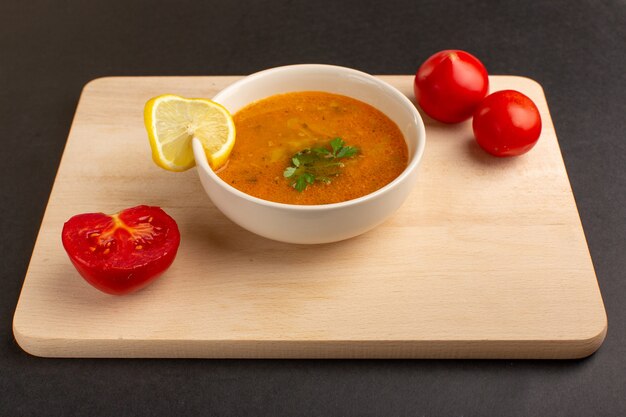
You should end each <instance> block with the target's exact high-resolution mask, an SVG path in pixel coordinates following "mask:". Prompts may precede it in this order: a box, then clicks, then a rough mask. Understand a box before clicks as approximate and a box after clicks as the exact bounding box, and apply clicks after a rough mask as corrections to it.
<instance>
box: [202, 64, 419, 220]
mask: <svg viewBox="0 0 626 417" xmlns="http://www.w3.org/2000/svg"><path fill="white" fill-rule="evenodd" d="M306 70H309V71H316V70H317V71H320V70H321V71H325V72H341V73H344V74H352V75H355V76H358V77H363V78H366V79H368V80H370V81H373V82H374V83H376V84H378V85H379V86H381V87H382V88H384V89H385V90H387V91H388V92H389V93H391V94H392V95H393V96H394V97H395V98H396V99H398V100H399V101H400V102H403V103H404V104H405V105H406V106H408V108H410V109H411V112H412V113H413V116H414V118H415V120H416V121H417V147H416V149H415V156H414V157H413V159H412V160H411V161H410V162H409V164H408V165H407V166H406V168H404V170H403V171H402V172H401V173H400V175H398V176H397V177H396V178H394V179H393V180H392V181H391V182H389V183H387V184H385V185H384V186H383V187H381V188H379V189H378V190H376V191H373V192H371V193H369V194H366V195H364V196H361V197H358V198H353V199H351V200H346V201H341V202H338V203H330V204H288V203H278V202H275V201H270V200H264V199H262V198H259V197H255V196H252V195H250V194H246V193H244V192H243V191H241V190H238V189H237V188H235V187H233V186H232V185H230V184H228V183H227V182H225V181H224V180H223V179H221V178H220V177H219V176H218V175H217V174H216V173H215V171H213V169H212V168H211V167H210V166H209V162H208V160H207V158H206V154H205V153H204V149H203V148H202V144H201V143H200V141H199V140H198V139H196V138H193V140H192V147H193V152H194V157H195V160H196V167H197V168H196V169H202V170H203V171H205V172H206V173H207V175H208V176H209V177H211V178H212V179H213V180H214V182H216V183H217V184H218V185H219V186H220V187H221V188H222V189H224V190H225V191H227V192H229V193H232V194H234V195H236V196H238V197H240V198H243V199H245V200H248V201H249V202H252V203H255V204H259V205H262V206H266V207H271V208H277V209H289V210H295V211H326V210H333V209H338V208H345V207H350V206H353V205H358V204H361V203H363V202H365V201H368V200H373V199H376V198H378V197H380V196H382V195H384V194H387V193H388V192H390V191H391V190H392V189H393V188H395V187H396V185H397V184H398V183H401V182H403V181H404V180H405V178H406V177H408V176H409V175H410V174H411V173H412V172H413V171H415V170H416V169H417V167H418V166H419V164H420V162H421V160H422V157H423V155H424V149H425V147H426V129H425V127H424V121H423V119H422V117H421V115H420V114H419V112H418V111H417V108H416V107H415V105H414V104H413V103H412V102H411V100H409V99H408V97H407V96H405V95H404V94H402V93H401V92H400V91H399V90H398V89H397V88H395V87H393V86H392V85H390V84H389V83H387V82H385V81H383V80H381V79H379V78H377V77H375V76H373V75H371V74H368V73H366V72H363V71H359V70H356V69H353V68H348V67H342V66H338V65H328V64H295V65H285V66H280V67H274V68H268V69H265V70H262V71H259V72H255V73H253V74H250V75H248V76H245V77H244V78H242V79H240V80H238V81H235V82H234V83H232V84H230V85H228V86H227V87H225V88H224V89H222V90H221V91H220V92H219V93H217V94H216V95H215V96H213V100H214V101H216V102H218V103H219V102H220V101H219V98H220V96H221V95H223V94H225V93H227V92H228V91H229V90H232V89H236V88H240V87H242V86H245V85H246V84H249V83H252V82H257V79H259V78H261V79H262V78H263V77H266V76H268V75H272V74H275V73H280V72H292V71H306ZM316 91H324V90H316ZM277 94H278V93H277ZM344 95H345V94H344ZM268 97H269V96H268ZM379 111H380V110H379ZM387 117H389V116H387ZM405 141H406V139H405ZM198 155H200V157H198Z"/></svg>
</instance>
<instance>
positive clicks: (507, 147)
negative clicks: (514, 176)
mask: <svg viewBox="0 0 626 417" xmlns="http://www.w3.org/2000/svg"><path fill="white" fill-rule="evenodd" d="M472 127H473V129H474V137H475V138H476V142H478V144H479V145H480V147H481V148H483V149H484V150H485V151H487V152H489V153H490V154H492V155H495V156H501V157H505V156H517V155H521V154H524V153H526V152H528V151H529V150H531V149H532V148H533V147H534V146H535V144H536V143H537V141H538V140H539V136H540V135H541V116H540V114H539V110H538V109H537V106H536V105H535V103H534V102H533V101H532V100H531V99H530V98H528V97H527V96H525V95H524V94H522V93H520V92H519V91H515V90H503V91H497V92H495V93H493V94H490V95H489V96H487V97H486V98H485V100H483V102H482V103H481V104H480V106H479V107H478V108H477V109H476V112H475V113H474V119H473V121H472Z"/></svg>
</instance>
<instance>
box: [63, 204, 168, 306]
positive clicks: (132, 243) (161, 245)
mask: <svg viewBox="0 0 626 417" xmlns="http://www.w3.org/2000/svg"><path fill="white" fill-rule="evenodd" d="M62 241H63V247H64V248H65V251H66V252H67V254H68V255H69V258H70V260H71V261H72V263H73V264H74V266H75V267H76V269H77V270H78V272H79V273H80V275H81V276H82V277H83V278H85V280H86V281H87V282H88V283H90V284H91V285H93V286H94V287H96V288H97V289H99V290H101V291H104V292H106V293H109V294H116V295H120V294H127V293H130V292H133V291H136V290H138V289H140V288H143V287H145V286H146V285H147V284H149V283H150V282H152V281H153V280H154V279H156V278H157V277H158V276H159V275H161V274H162V273H163V272H164V271H165V270H166V269H167V268H169V266H170V265H171V264H172V262H173V261H174V258H175V257H176V253H177V251H178V246H179V244H180V232H179V231H178V226H177V225H176V222H175V221H174V219H172V218H171V217H170V216H169V215H167V213H165V211H163V210H162V209H161V208H159V207H150V206H137V207H133V208H129V209H126V210H123V211H121V212H119V213H117V214H113V215H107V214H104V213H86V214H79V215H76V216H74V217H72V218H71V219H69V220H68V221H67V222H66V223H65V225H64V226H63V232H62Z"/></svg>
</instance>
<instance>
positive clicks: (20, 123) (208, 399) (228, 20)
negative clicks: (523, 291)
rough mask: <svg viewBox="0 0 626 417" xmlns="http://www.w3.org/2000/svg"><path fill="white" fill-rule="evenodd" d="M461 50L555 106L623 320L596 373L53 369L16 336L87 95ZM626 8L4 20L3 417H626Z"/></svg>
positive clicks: (160, 6)
mask: <svg viewBox="0 0 626 417" xmlns="http://www.w3.org/2000/svg"><path fill="white" fill-rule="evenodd" d="M449 48H458V49H464V50H467V51H470V52H472V53H474V54H475V55H477V56H478V57H480V58H481V59H482V61H483V62H484V63H485V65H486V67H487V68H488V70H489V72H490V73H491V74H515V75H524V76H528V77H530V78H533V79H535V80H537V81H538V82H539V83H541V84H542V85H543V87H544V89H545V92H546V96H547V99H548V104H549V106H550V109H551V114H552V117H553V121H554V125H555V127H556V131H557V135H558V137H559V141H560V145H561V149H562V152H563V157H564V159H565V164H566V167H567V170H568V174H569V178H570V181H571V184H572V188H573V191H574V195H575V197H576V201H577V204H578V209H579V212H580V216H581V219H582V223H583V226H584V230H585V233H586V236H587V240H588V244H589V249H590V251H591V256H592V258H593V262H594V265H595V268H596V272H597V277H598V281H599V284H600V288H601V290H602V294H603V297H604V301H605V305H606V310H607V314H608V319H609V331H608V336H607V338H606V341H605V343H604V345H603V346H602V347H601V348H600V350H599V351H598V352H597V353H596V354H595V355H593V356H591V357H589V358H587V359H584V360H578V361H423V360H401V361H374V360H371V361H370V360H360V361H342V360H332V361H318V360H314V361H313V360H300V361H298V360H288V361H278V360H272V361H270V360H228V361H225V360H171V359H162V360H118V359H100V360H91V359H43V358H36V357H32V356H29V355H28V354H26V353H24V352H23V351H22V350H21V349H20V348H19V346H18V345H17V344H16V343H15V340H14V339H13V334H12V330H11V322H12V317H13V312H14V310H15V306H16V302H17V299H18V297H19V292H20V288H21V286H22V282H23V278H24V275H25V273H26V268H27V265H28V261H29V258H30V254H31V252H32V249H33V246H34V242H35V238H36V235H37V231H38V228H39V224H40V222H41V219H42V216H43V213H44V210H45V207H46V201H47V199H48V196H49V193H50V190H51V187H52V183H53V180H54V175H55V172H56V170H57V168H58V165H59V161H60V158H61V154H62V152H63V147H64V144H65V140H66V137H67V133H68V130H69V127H70V123H71V121H72V116H73V113H74V110H75V108H76V104H77V100H78V97H79V94H80V91H81V88H82V87H83V85H84V84H85V83H86V82H88V81H89V80H91V79H93V78H96V77H101V76H107V75H223V74H248V73H251V72H255V71H257V70H261V69H264V68H268V67H273V66H277V65H284V64H292V63H313V62H315V63H331V64H337V65H344V66H349V67H353V68H357V69H360V70H363V71H366V72H369V73H373V74H411V73H414V71H415V70H416V68H417V67H418V66H419V64H420V63H421V62H422V61H423V60H424V59H426V58H427V57H428V56H429V55H430V54H432V53H434V52H435V51H438V50H441V49H449ZM624 68H626V2H624V0H605V1H602V0H598V1H590V0H587V1H577V2H569V1H546V2H544V1H536V2H531V3H528V2H508V3H507V2H496V1H493V2H490V1H486V0H483V1H459V2H457V3H446V2H443V1H435V0H431V1H424V2H416V1H412V0H405V1H395V0H387V1H382V2H372V4H369V5H366V4H365V3H362V2H358V1H341V0H334V1H325V0H324V1H300V2H298V1H290V0H276V1H256V2H253V1H241V0H237V1H226V0H222V1H216V0H209V1H206V0H205V1H201V0H196V1H177V2H173V1H172V2H156V1H152V2H149V1H91V2H80V1H52V0H49V1H42V0H32V1H28V2H19V1H17V0H8V1H3V2H1V3H0V141H1V142H0V143H2V158H1V162H0V170H1V172H2V173H1V175H0V181H1V184H2V202H1V203H0V208H1V212H0V221H1V222H2V235H3V239H0V247H1V253H2V257H1V259H2V260H1V262H2V270H1V272H2V277H1V279H0V338H1V342H0V415H2V416H21V415H24V416H31V415H46V416H56V415H72V416H78V415H89V416H96V415H115V416H126V415H128V416H139V415H164V416H173V415H189V414H198V415H255V414H256V415H272V416H278V415H296V414H302V415H386V416H390V415H417V416H487V415H497V416H504V415H508V416H594V415H597V416H619V415H626V384H625V381H626V360H625V359H626V347H625V345H624V342H626V307H625V306H624V301H623V300H624V294H625V293H626V283H625V282H624V270H625V269H626V256H625V255H626V208H625V207H626V174H625V173H626V134H625V132H626V99H625V98H624V95H625V94H626V75H625V74H626V72H625V71H624Z"/></svg>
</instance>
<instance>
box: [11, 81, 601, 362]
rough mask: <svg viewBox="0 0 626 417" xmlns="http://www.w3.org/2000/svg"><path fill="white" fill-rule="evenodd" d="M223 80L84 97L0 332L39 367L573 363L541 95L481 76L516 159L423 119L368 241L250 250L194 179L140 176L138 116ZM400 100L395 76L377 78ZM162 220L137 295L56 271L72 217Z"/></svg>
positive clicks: (571, 274) (579, 284) (578, 348)
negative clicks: (100, 214) (162, 241)
mask: <svg viewBox="0 0 626 417" xmlns="http://www.w3.org/2000/svg"><path fill="white" fill-rule="evenodd" d="M239 78H240V77H236V76H224V77H217V76H215V77H112V78H101V79H97V80H94V81H92V82H90V83H89V84H87V86H86V87H85V89H84V91H83V93H82V95H81V98H80V102H79V105H78V109H77V111H76V116H75V118H74V122H73V124H72V128H71V131H70V134H69V138H68V141H67V146H66V148H65V153H64V155H63V159H62V161H61V166H60V168H59V171H58V174H57V177H56V181H55V183H54V187H53V190H52V194H51V196H50V200H49V203H48V207H47V209H46V213H45V216H44V219H43V222H42V224H41V229H40V231H39V236H38V238H37V242H36V245H35V248H34V251H33V255H32V259H31V262H30V266H29V268H28V272H27V274H26V278H25V280H24V286H23V289H22V293H21V296H20V299H19V302H18V305H17V310H16V312H15V317H14V322H13V330H14V334H15V338H16V340H17V342H18V343H19V344H20V346H21V347H22V348H23V349H24V350H26V351H27V352H29V353H31V354H33V355H38V356H51V357H199V358H578V357H584V356H587V355H590V354H591V353H593V352H594V351H595V350H596V349H598V347H599V346H600V345H601V344H602V342H603V340H604V336H605V334H606V326H607V321H606V314H605V311H604V306H603V303H602V298H601V295H600V292H599V289H598V283H597V280H596V276H595V273H594V269H593V265H592V262H591V258H590V256H589V251H588V248H587V244H586V241H585V236H584V233H583V229H582V226H581V222H580V219H579V216H578V212H577V209H576V204H575V202H574V198H573V195H572V191H571V188H570V184H569V181H568V178H567V174H566V171H565V167H564V164H563V159H562V157H561V153H560V150H559V145H558V142H557V138H556V135H555V131H554V127H553V125H552V122H551V119H550V114H549V112H548V107H547V104H546V99H545V97H544V94H543V91H542V88H541V86H540V85H539V84H537V83H536V82H534V81H532V80H530V79H527V78H522V77H510V76H493V77H491V79H490V80H491V91H496V90H501V89H508V88H512V89H517V90H519V91H521V92H523V93H525V94H526V95H528V96H530V97H531V98H532V99H533V100H534V101H535V103H537V105H538V107H539V109H540V111H541V116H542V119H543V132H542V135H541V138H540V140H539V143H538V144H537V146H536V147H535V148H534V149H533V150H532V151H531V152H530V153H528V154H526V155H524V156H522V157H518V158H512V159H498V158H494V157H491V156H489V155H488V154H486V153H485V152H483V151H482V150H481V149H480V148H479V147H478V146H477V145H476V144H475V142H474V140H473V138H472V131H471V123H470V122H465V123H461V124H457V125H443V124H439V123H436V122H434V121H432V120H430V119H428V118H426V117H425V122H426V135H427V144H426V152H425V154H424V159H423V163H422V166H421V171H420V177H419V181H418V184H417V186H416V187H415V190H414V191H413V193H412V194H411V196H410V197H409V199H408V201H406V202H405V203H404V205H403V206H402V207H401V209H400V210H399V211H398V212H397V213H396V214H395V215H394V216H393V217H392V218H391V219H390V220H388V221H387V222H386V223H384V224H383V225H381V226H380V227H378V228H376V229H375V230H373V231H371V232H368V233H366V234H364V235H362V236H359V237H357V238H353V239H350V240H347V241H344V242H339V243H334V244H327V245H317V246H299V245H290V244H284V243H278V242H274V241H270V240H266V239H264V238H261V237H259V236H256V235H254V234H251V233H249V232H247V231H245V230H243V229H241V228H239V227H238V226H236V225H235V224H233V223H231V222H230V221H229V220H227V219H226V218H225V217H224V216H223V215H222V214H221V213H220V212H219V211H218V210H217V209H216V208H215V207H214V206H213V204H212V203H211V201H210V200H209V199H208V197H207V196H206V194H205V193H204V192H203V189H202V187H201V185H200V181H199V180H198V178H197V174H196V172H195V170H190V171H188V172H185V173H170V172H166V171H163V170H161V169H159V168H158V167H157V166H156V165H155V164H154V163H153V162H152V160H151V157H150V148H149V145H148V140H147V138H146V133H145V131H144V127H143V114H142V112H143V106H144V103H145V102H146V101H147V100H148V99H149V98H150V97H152V96H155V95H159V94H163V93H175V94H180V95H183V96H190V97H212V96H213V95H214V94H215V93H217V92H218V91H219V90H220V89H222V88H224V87H225V86H227V85H228V84H230V83H232V82H234V81H235V80H237V79H239ZM380 78H382V79H383V80H385V81H387V82H389V83H391V84H392V85H394V86H395V87H397V88H398V89H399V90H401V91H402V92H404V93H405V94H406V95H407V96H408V97H410V98H411V99H414V97H413V93H412V81H413V78H412V77H410V76H382V77H380ZM138 204H150V205H158V206H161V207H163V208H164V209H165V210H166V211H167V212H168V213H170V214H171V215H172V216H173V217H174V218H175V219H176V220H177V221H178V223H179V226H180V230H181V234H182V242H181V247H180V250H179V253H178V257H177V259H176V261H175V262H174V264H173V265H172V267H171V268H170V269H169V270H168V272H166V274H164V275H163V276H162V277H161V278H160V279H159V280H157V281H156V282H155V283H153V284H152V285H150V286H149V287H147V288H145V289H144V290H142V291H140V292H138V293H135V294H132V295H128V296H123V297H115V296H110V295H106V294H103V293H100V292H99V291H97V290H95V289H94V288H92V287H91V286H89V285H88V284H87V283H85V282H84V281H83V280H82V278H80V277H79V275H78V273H77V272H76V271H75V270H74V268H73V266H72V265H71V264H70V262H69V260H68V258H67V256H66V254H65V252H64V250H63V248H62V245H61V239H60V236H61V228H62V226H63V223H64V222H65V221H66V220H67V219H69V218H70V217H71V216H72V215H74V214H77V213H81V212H93V211H104V212H116V211H118V210H120V209H122V208H125V207H130V206H134V205H138Z"/></svg>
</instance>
